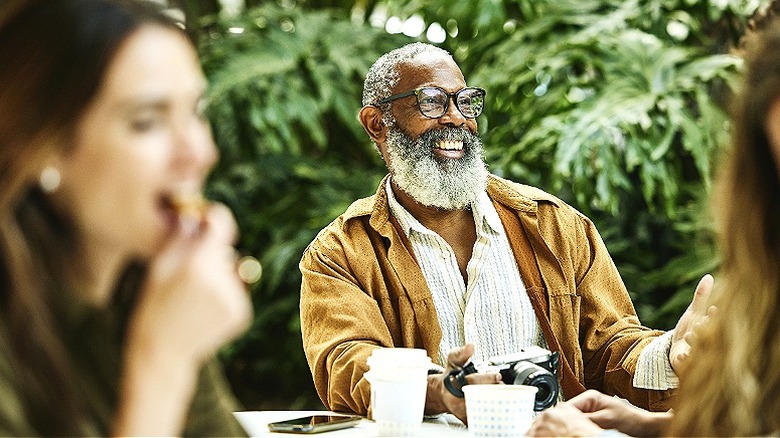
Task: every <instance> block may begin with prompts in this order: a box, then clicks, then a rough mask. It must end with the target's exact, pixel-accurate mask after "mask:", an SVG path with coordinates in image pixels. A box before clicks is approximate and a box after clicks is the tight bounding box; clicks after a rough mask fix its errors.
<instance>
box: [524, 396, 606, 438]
mask: <svg viewBox="0 0 780 438" xmlns="http://www.w3.org/2000/svg"><path fill="white" fill-rule="evenodd" d="M602 432H603V429H602V428H601V427H599V426H598V425H597V424H596V423H594V422H593V421H592V420H590V419H589V418H588V417H587V416H586V414H584V413H583V412H581V411H580V410H579V409H577V408H576V407H574V406H573V405H571V404H569V403H567V402H563V403H559V404H558V406H556V407H554V408H550V409H547V410H545V411H542V412H541V413H539V415H538V416H537V417H536V419H534V422H533V423H532V424H531V428H530V429H528V432H526V433H525V434H526V436H597V435H600V434H601V433H602Z"/></svg>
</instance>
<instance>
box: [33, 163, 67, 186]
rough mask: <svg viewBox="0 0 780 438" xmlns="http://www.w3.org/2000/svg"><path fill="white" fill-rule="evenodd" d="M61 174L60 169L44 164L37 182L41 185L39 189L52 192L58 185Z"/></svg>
mask: <svg viewBox="0 0 780 438" xmlns="http://www.w3.org/2000/svg"><path fill="white" fill-rule="evenodd" d="M61 181H62V176H61V175H60V171H59V170H57V168H56V167H54V166H46V167H44V168H43V170H42V171H41V176H40V178H39V179H38V184H39V185H40V186H41V190H43V192H44V193H54V192H55V191H57V189H58V188H59V187H60V182H61Z"/></svg>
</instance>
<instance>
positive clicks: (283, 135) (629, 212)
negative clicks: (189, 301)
mask: <svg viewBox="0 0 780 438" xmlns="http://www.w3.org/2000/svg"><path fill="white" fill-rule="evenodd" d="M195 3H198V2H195ZM248 3H249V4H257V5H259V6H258V7H253V8H251V9H249V10H247V11H246V12H245V13H243V14H241V15H240V16H239V17H236V18H233V19H228V18H225V17H219V16H207V17H203V18H202V19H201V20H200V21H197V23H196V25H195V26H193V28H194V29H196V30H197V32H198V38H199V42H200V48H201V55H202V59H203V62H204V68H205V70H206V73H207V75H208V77H209V80H210V82H211V84H212V88H211V91H210V95H209V97H210V110H209V115H210V118H211V120H212V122H213V127H214V133H215V137H216V139H217V142H218V144H219V146H220V149H221V151H222V159H221V161H220V164H219V167H218V168H217V169H216V170H215V172H214V174H213V176H212V179H211V181H210V184H209V196H210V197H212V198H213V199H217V200H221V201H223V202H225V203H226V204H228V205H229V206H230V207H231V208H232V209H233V211H234V213H235V215H236V217H237V220H238V222H239V226H240V228H241V231H242V233H241V241H240V242H239V249H240V250H241V251H243V252H246V253H250V254H253V255H255V256H257V257H258V258H259V259H260V260H261V262H262V263H263V266H264V268H265V273H264V277H263V278H262V280H261V281H260V283H258V284H257V285H255V286H254V290H253V299H254V303H255V309H256V318H255V322H254V324H253V326H252V328H251V329H250V331H249V333H248V334H247V335H246V336H245V337H244V338H242V339H240V340H239V341H238V342H236V343H235V344H233V345H231V346H230V348H228V349H227V350H226V351H225V352H224V359H225V362H226V364H227V370H228V374H229V377H230V379H231V381H232V382H233V384H234V387H235V389H236V391H237V394H238V395H239V397H240V398H241V399H242V400H243V401H244V403H245V404H246V405H247V407H248V408H265V409H275V408H316V407H318V406H319V402H318V399H317V397H316V394H314V392H313V388H312V385H311V378H310V374H309V370H308V368H307V367H306V361H305V359H304V357H303V352H302V348H301V342H300V322H299V319H298V296H299V289H300V273H299V271H298V268H297V263H298V260H299V258H300V255H301V253H302V252H303V249H304V248H305V246H306V245H307V244H308V243H309V242H310V241H311V239H312V238H313V237H314V236H315V234H316V233H317V232H318V231H319V230H320V229H321V228H322V227H324V226H325V225H326V224H327V223H328V222H330V221H331V220H333V219H334V218H335V217H336V216H338V215H339V214H340V213H341V212H343V210H344V209H345V208H346V207H347V206H348V205H349V203H350V202H351V201H353V200H354V199H357V198H359V197H362V196H366V195H369V194H371V193H372V192H373V191H374V189H375V187H376V184H377V182H378V180H379V178H380V177H381V175H382V174H384V168H383V166H382V164H381V161H380V160H379V159H378V156H377V154H376V152H375V151H374V148H373V146H372V145H371V143H370V142H369V141H368V139H367V137H366V135H365V134H364V133H363V132H362V129H361V127H360V125H359V123H358V121H357V119H356V114H357V111H358V109H359V105H360V95H361V88H362V80H363V77H364V75H365V73H366V71H367V70H368V68H369V66H370V65H371V63H372V62H373V61H374V60H375V59H376V58H377V57H378V56H379V55H380V54H381V53H384V52H386V51H387V50H389V49H392V48H395V47H398V46H400V45H402V44H403V43H405V42H408V41H410V39H409V38H406V37H403V36H400V35H388V34H386V33H385V32H384V31H382V30H380V29H375V28H372V27H370V26H369V25H368V24H367V23H368V22H373V21H374V20H375V19H377V17H380V16H381V14H380V13H381V12H382V11H384V12H385V13H386V14H387V16H397V17H400V18H402V19H405V18H407V17H409V16H411V15H418V16H420V17H422V19H423V20H424V21H425V23H426V24H429V25H430V24H432V23H438V24H440V25H441V26H442V27H443V28H444V29H446V31H447V33H448V36H449V37H448V39H447V40H446V41H445V42H444V43H443V46H445V47H446V48H448V49H449V50H451V51H452V53H453V54H454V55H455V57H456V59H457V60H458V62H459V64H460V65H461V68H462V70H463V72H464V74H465V76H466V78H467V80H468V82H469V83H470V84H473V85H479V86H482V87H484V88H486V89H487V90H488V106H487V108H486V111H485V115H484V116H482V117H480V120H479V123H480V132H481V133H482V134H483V136H484V139H485V144H486V150H487V159H488V163H489V165H490V166H491V170H492V171H494V172H496V173H498V174H501V175H503V176H506V177H508V178H510V179H513V180H516V181H519V182H526V183H530V184H533V185H537V186H539V187H541V188H543V189H545V190H548V191H550V192H552V193H554V194H556V195H558V196H560V197H562V198H563V199H565V200H567V201H568V202H570V203H571V204H572V205H574V206H575V207H576V208H578V209H580V210H582V211H583V212H585V213H586V214H588V215H589V216H590V217H591V218H592V219H593V220H594V222H595V223H596V225H597V227H598V229H599V230H600V232H601V234H602V236H603V238H604V240H605V242H606V243H607V246H608V248H609V250H610V253H611V254H612V256H613V259H614V260H615V263H616V265H617V266H618V267H619V269H620V271H621V274H622V275H623V278H624V280H625V282H626V285H627V286H628V288H629V291H630V293H631V295H632V298H633V299H634V302H635V305H636V307H637V311H638V312H639V315H640V317H641V318H642V320H643V321H644V322H645V323H646V324H648V325H650V326H655V327H658V328H669V327H671V326H672V325H673V324H674V322H675V321H676V320H677V317H678V316H679V315H680V314H681V312H682V310H683V309H684V307H685V306H686V305H687V303H688V302H689V300H690V297H691V294H692V292H693V288H694V285H695V283H696V281H697V280H698V279H699V278H700V276H701V275H702V274H703V273H705V272H712V271H714V270H715V269H716V267H717V258H716V256H715V251H714V245H713V241H712V236H711V232H710V224H709V219H708V215H707V214H706V211H707V209H708V206H707V201H708V199H707V198H708V196H709V188H710V183H711V179H712V175H713V172H714V170H713V169H714V167H715V166H714V163H715V158H716V156H717V155H718V149H719V147H720V146H721V145H723V144H724V143H725V142H726V140H727V135H728V129H727V125H726V116H725V114H724V111H723V109H722V108H723V106H724V105H723V102H726V101H727V100H728V95H729V91H730V89H731V88H732V87H733V85H734V82H735V80H736V78H737V76H738V69H739V62H738V61H737V59H735V58H733V57H731V56H729V55H728V54H727V53H728V48H729V47H730V46H732V45H733V44H734V43H735V42H736V40H737V38H738V36H739V35H740V34H741V32H742V30H743V28H744V25H745V22H746V17H747V16H748V15H750V14H751V13H752V12H753V11H754V10H755V9H756V7H757V6H758V0H719V1H715V0H710V1H698V0H535V1H527V0H474V1H462V0H438V1H431V0H349V1H327V0H325V1H315V0H310V1H300V2H298V5H297V6H295V5H296V1H294V0H285V1H280V2H279V3H280V4H282V5H283V6H279V5H277V4H276V2H263V1H259V0H255V1H251V2H248ZM324 7H327V8H328V9H321V8H324ZM201 8H202V7H201ZM380 18H381V17H380Z"/></svg>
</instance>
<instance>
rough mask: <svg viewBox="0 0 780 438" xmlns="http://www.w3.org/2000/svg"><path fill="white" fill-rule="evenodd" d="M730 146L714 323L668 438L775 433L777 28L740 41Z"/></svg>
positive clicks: (721, 196)
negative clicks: (740, 77)
mask: <svg viewBox="0 0 780 438" xmlns="http://www.w3.org/2000/svg"><path fill="white" fill-rule="evenodd" d="M744 51H745V62H746V66H747V69H746V71H745V76H744V82H743V88H742V91H741V93H740V94H739V96H738V99H737V101H736V106H735V108H734V115H733V117H734V118H733V130H734V137H733V147H732V149H731V150H730V151H729V156H728V158H727V162H726V163H727V164H726V165H725V166H724V168H723V172H722V174H721V175H720V187H719V190H718V192H717V194H716V195H717V197H716V199H715V201H714V205H715V208H716V214H717V216H718V219H719V220H720V224H719V226H720V249H721V257H722V264H721V270H722V273H721V274H720V278H719V280H718V282H719V284H720V287H719V290H720V291H721V293H720V294H719V295H718V297H717V301H716V303H715V304H716V305H717V306H718V308H719V309H720V312H719V313H718V318H717V319H718V324H711V325H709V326H708V328H709V329H708V330H707V331H706V332H705V333H703V334H702V335H701V337H702V339H701V340H700V342H698V343H699V347H700V348H696V349H694V350H693V351H692V357H693V359H694V361H693V362H692V364H691V369H690V370H689V372H688V373H687V374H685V376H684V379H683V380H682V385H681V388H680V394H679V401H678V403H677V405H678V407H677V408H676V409H675V420H674V422H673V425H672V428H671V430H670V433H671V434H673V435H709V436H716V435H729V436H735V435H740V436H745V435H761V434H772V433H774V434H776V433H778V432H780V397H778V394H779V393H780V340H778V333H780V20H778V18H773V19H772V20H771V22H769V23H767V24H766V25H764V26H763V29H759V30H757V31H754V32H751V33H749V34H748V35H747V37H746V39H745V42H744Z"/></svg>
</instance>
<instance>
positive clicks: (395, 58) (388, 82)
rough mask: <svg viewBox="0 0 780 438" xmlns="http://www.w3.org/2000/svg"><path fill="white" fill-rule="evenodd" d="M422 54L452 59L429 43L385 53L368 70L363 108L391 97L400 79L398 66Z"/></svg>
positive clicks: (364, 86)
mask: <svg viewBox="0 0 780 438" xmlns="http://www.w3.org/2000/svg"><path fill="white" fill-rule="evenodd" d="M420 54H431V55H433V54H435V55H439V56H446V57H448V58H450V59H452V55H450V53H449V52H448V51H446V50H444V49H442V48H440V47H436V46H434V45H431V44H427V43H410V44H407V45H405V46H402V47H399V48H397V49H395V50H391V51H389V52H387V53H385V54H384V55H382V56H380V57H379V59H377V60H376V62H375V63H374V65H372V66H371V68H370V69H368V73H367V74H366V80H365V82H364V83H363V106H366V105H373V104H376V103H377V102H379V101H380V100H382V99H385V98H387V97H390V95H391V94H392V92H393V88H394V87H395V86H396V85H397V84H398V80H399V79H400V75H399V73H398V66H399V65H401V64H402V63H404V62H406V61H409V60H411V59H414V58H415V57H416V56H418V55H420Z"/></svg>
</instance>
